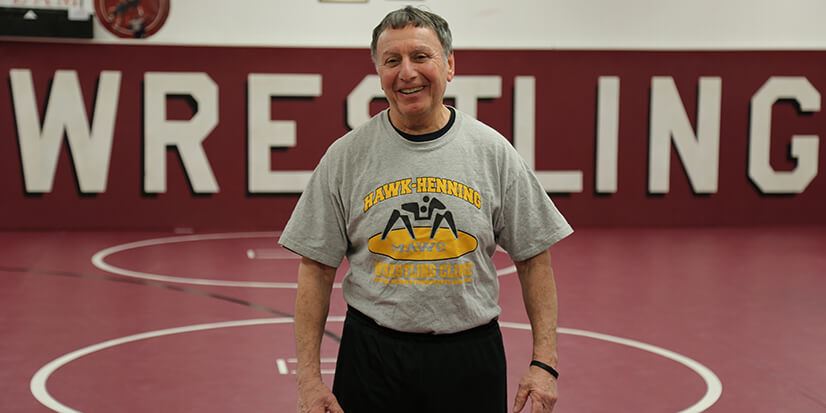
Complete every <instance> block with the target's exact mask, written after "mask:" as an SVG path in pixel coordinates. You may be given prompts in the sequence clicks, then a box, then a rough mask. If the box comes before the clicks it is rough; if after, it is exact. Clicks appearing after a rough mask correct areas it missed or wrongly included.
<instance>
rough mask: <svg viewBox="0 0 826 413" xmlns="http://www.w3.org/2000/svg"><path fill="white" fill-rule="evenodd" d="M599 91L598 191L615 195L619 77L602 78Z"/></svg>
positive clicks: (617, 153) (600, 78)
mask: <svg viewBox="0 0 826 413" xmlns="http://www.w3.org/2000/svg"><path fill="white" fill-rule="evenodd" d="M598 89H599V92H598V93H599V96H598V97H597V164H596V169H597V171H596V172H597V184H596V190H597V192H599V193H603V194H604V193H615V192H617V157H618V155H619V97H620V80H619V77H616V76H600V77H599V87H598Z"/></svg>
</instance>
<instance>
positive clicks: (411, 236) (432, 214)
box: [367, 195, 479, 261]
mask: <svg viewBox="0 0 826 413" xmlns="http://www.w3.org/2000/svg"><path fill="white" fill-rule="evenodd" d="M399 223H400V224H402V227H401V228H394V227H395V226H396V225H397V224H399ZM414 223H415V225H414ZM421 223H426V224H427V225H426V226H424V225H421ZM443 224H444V225H446V226H447V227H444V226H442V225H443ZM478 244H479V243H478V241H477V240H476V237H474V236H473V235H471V234H468V233H466V232H464V231H461V230H459V229H457V228H456V222H455V220H454V218H453V213H452V212H451V211H449V210H448V209H447V207H446V206H445V204H444V203H442V202H441V201H440V200H438V199H436V198H435V197H430V196H427V195H425V196H424V197H423V198H422V203H419V202H407V203H404V204H401V207H400V208H399V209H394V210H393V211H392V212H391V213H390V218H389V219H388V221H387V225H385V227H384V231H382V232H381V233H379V234H376V235H374V236H372V237H371V238H370V240H369V241H368V242H367V248H368V249H369V250H370V251H371V252H373V253H374V254H379V255H384V256H387V257H390V258H393V259H395V260H400V261H401V260H404V261H437V260H446V259H451V258H458V257H461V256H462V255H465V254H467V253H469V252H472V251H474V250H476V247H477V246H478Z"/></svg>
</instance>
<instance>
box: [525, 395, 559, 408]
mask: <svg viewBox="0 0 826 413" xmlns="http://www.w3.org/2000/svg"><path fill="white" fill-rule="evenodd" d="M530 396H531V397H530V398H531V413H551V411H553V408H554V404H556V400H553V399H549V398H547V397H543V396H542V395H540V394H537V393H534V392H531V395H530Z"/></svg>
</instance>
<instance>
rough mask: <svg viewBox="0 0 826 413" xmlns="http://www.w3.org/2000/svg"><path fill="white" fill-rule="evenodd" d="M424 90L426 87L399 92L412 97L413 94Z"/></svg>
mask: <svg viewBox="0 0 826 413" xmlns="http://www.w3.org/2000/svg"><path fill="white" fill-rule="evenodd" d="M422 89H424V86H419V87H414V88H411V89H399V92H401V93H402V94H405V95H411V94H413V93H416V92H418V91H420V90H422Z"/></svg>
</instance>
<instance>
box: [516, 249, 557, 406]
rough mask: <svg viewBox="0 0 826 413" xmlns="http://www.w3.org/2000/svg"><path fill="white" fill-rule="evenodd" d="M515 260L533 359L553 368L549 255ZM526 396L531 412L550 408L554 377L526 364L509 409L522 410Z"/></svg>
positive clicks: (554, 310)
mask: <svg viewBox="0 0 826 413" xmlns="http://www.w3.org/2000/svg"><path fill="white" fill-rule="evenodd" d="M515 264H516V271H517V273H518V274H519V282H520V284H521V286H522V299H523V301H524V302H525V311H526V312H527V313H528V319H530V321H531V330H532V332H533V360H538V361H540V362H542V363H545V364H547V365H549V366H552V367H554V368H556V366H557V362H558V356H557V350H556V326H557V301H556V283H555V281H554V273H553V269H552V268H551V255H550V253H549V252H548V251H544V252H542V253H540V254H539V255H536V256H535V257H532V258H528V259H527V260H525V261H519V262H516V263H515ZM528 398H530V399H531V412H532V413H539V412H550V411H552V410H553V407H554V404H556V399H557V389H556V379H555V378H554V377H553V376H551V374H550V373H548V372H547V371H545V370H543V369H541V368H539V367H536V366H530V367H528V371H527V372H526V373H525V375H524V376H522V380H521V381H520V383H519V390H518V391H517V393H516V400H515V401H514V406H513V410H514V411H515V412H519V411H522V408H523V407H525V403H526V402H527V400H528Z"/></svg>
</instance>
